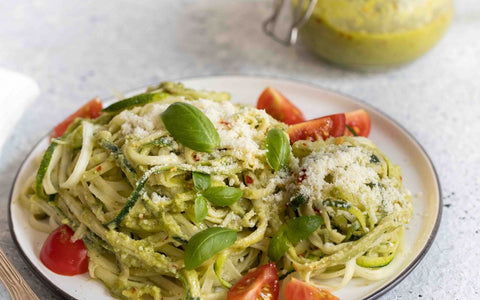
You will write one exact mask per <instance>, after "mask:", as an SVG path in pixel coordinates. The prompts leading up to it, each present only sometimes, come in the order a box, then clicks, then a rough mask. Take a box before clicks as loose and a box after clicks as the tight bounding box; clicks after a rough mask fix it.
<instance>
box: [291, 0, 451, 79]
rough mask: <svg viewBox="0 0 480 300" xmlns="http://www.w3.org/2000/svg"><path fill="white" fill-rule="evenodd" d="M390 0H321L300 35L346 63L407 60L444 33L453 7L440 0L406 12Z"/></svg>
mask: <svg viewBox="0 0 480 300" xmlns="http://www.w3.org/2000/svg"><path fill="white" fill-rule="evenodd" d="M394 2H395V1H391V2H385V1H384V0H348V1H346V0H335V1H332V0H319V1H318V2H317V5H316V7H315V10H314V11H313V13H312V16H311V17H310V19H309V21H308V22H307V23H306V24H305V25H304V26H303V27H302V28H301V29H300V31H299V36H300V38H301V40H302V42H303V44H304V45H306V46H307V47H308V48H310V50H312V51H313V52H314V53H316V54H317V55H319V56H320V57H322V58H324V59H326V60H328V61H330V62H333V63H335V64H339V65H342V66H346V67H353V68H357V69H366V70H368V69H377V68H385V67H391V66H396V65H400V64H404V63H407V62H410V61H412V60H414V59H415V58H417V57H419V56H421V55H422V54H424V53H426V52H427V51H428V50H429V49H430V48H432V47H433V46H434V45H435V44H436V43H437V42H438V40H439V39H440V38H441V37H442V36H443V34H444V33H445V31H446V29H447V28H448V26H449V24H450V22H451V18H452V13H453V6H452V3H451V1H450V0H438V1H437V2H438V3H439V4H438V5H437V7H434V6H432V5H424V6H419V7H418V8H416V9H415V10H414V11H408V10H402V8H399V7H397V6H396V5H395V4H394ZM433 2H435V1H433ZM296 3H298V2H297V0H294V1H293V5H294V6H295V5H296ZM386 3H388V4H386ZM379 7H380V8H379Z"/></svg>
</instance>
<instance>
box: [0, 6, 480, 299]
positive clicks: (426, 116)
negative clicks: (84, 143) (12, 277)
mask: <svg viewBox="0 0 480 300" xmlns="http://www.w3.org/2000/svg"><path fill="white" fill-rule="evenodd" d="M454 5H455V11H454V14H453V21H452V24H451V26H450V28H449V29H448V30H447V32H446V34H445V36H444V37H443V38H442V39H441V40H440V41H439V43H438V44H437V45H436V46H435V47H434V48H433V49H432V50H431V51H429V52H428V53H426V54H425V55H423V56H422V57H420V58H419V59H417V60H415V61H413V62H412V63H409V64H406V65H402V66H400V67H396V68H391V69H386V70H381V71H375V72H363V71H358V70H349V69H344V68H339V67H336V66H333V65H331V64H329V63H327V62H325V61H323V60H320V59H318V58H317V56H315V55H314V54H312V53H311V52H310V51H309V50H308V49H307V48H306V46H305V43H302V41H301V40H300V41H299V43H298V44H297V45H295V46H293V47H285V46H283V45H281V44H279V43H277V42H275V41H274V40H272V39H270V38H269V37H267V36H266V35H265V34H264V32H263V31H262V22H263V21H264V20H265V19H267V18H268V17H269V16H270V15H271V13H272V9H273V2H272V1H267V0H230V1H214V0H177V1H166V0H143V1H135V0H115V1H113V0H110V1H90V0H83V1H78V0H72V1H60V0H32V1H26V0H15V1H13V0H4V1H1V2H0V68H6V69H10V70H14V71H17V72H20V73H23V74H24V75H27V76H29V77H31V78H33V79H34V80H35V81H36V82H37V83H38V85H39V88H40V93H39V95H38V97H37V98H36V100H35V101H34V102H33V104H31V105H30V106H28V107H27V109H26V110H25V111H24V113H22V114H21V116H20V121H19V122H18V123H16V124H15V127H14V128H13V130H14V131H12V132H13V133H12V134H11V135H10V136H9V138H8V140H7V143H6V145H5V147H4V149H3V153H2V157H1V158H0V183H1V190H0V192H1V205H2V206H1V208H0V229H1V230H0V243H1V246H2V247H3V248H4V249H5V250H6V252H7V254H8V256H9V257H10V258H11V259H12V260H13V261H14V264H15V265H16V266H17V267H18V268H19V269H20V271H21V273H22V274H23V275H24V276H25V277H26V279H27V281H28V282H29V283H30V284H31V285H32V287H33V289H34V290H35V291H36V292H37V294H38V295H39V296H40V298H41V299H56V297H57V296H55V295H54V294H53V293H51V292H50V291H49V290H48V289H47V288H46V287H45V286H44V285H43V284H42V283H41V282H40V281H39V280H38V279H37V278H35V277H34V276H33V275H32V274H31V271H30V270H29V269H28V268H27V266H26V265H25V263H24V262H23V261H22V259H21V258H20V257H19V252H18V250H17V249H16V248H15V246H14V244H13V242H12V239H11V237H10V234H9V232H8V230H7V228H8V224H7V200H8V194H9V191H10V186H11V184H12V181H13V178H14V174H15V172H16V170H17V169H18V167H19V165H20V163H21V161H22V160H23V159H24V157H25V156H26V155H27V153H28V152H29V150H30V149H31V147H32V145H33V144H34V143H36V141H38V140H39V139H40V138H41V137H42V136H44V135H45V134H46V133H47V132H48V131H49V130H50V129H51V128H52V127H53V126H54V125H55V124H57V123H58V122H59V121H61V120H63V119H64V116H66V115H68V114H70V113H71V112H73V111H74V110H75V109H76V108H77V107H79V106H80V104H82V103H84V102H86V101H87V100H89V99H91V98H93V97H94V96H99V97H103V98H105V97H110V96H112V95H113V93H114V91H119V92H125V91H129V90H132V89H136V88H139V87H144V86H147V85H149V84H153V83H157V82H159V81H163V80H176V79H181V78H187V77H196V76H209V75H225V74H227V75H228V74H236V75H237V74H242V75H262V76H273V77H281V78H291V79H295V80H300V81H304V82H309V83H314V84H316V85H318V86H321V87H324V88H327V89H331V90H334V91H339V92H342V93H346V94H349V95H352V96H354V97H356V98H359V99H362V100H364V101H366V102H368V103H370V104H372V105H373V106H374V107H376V108H378V109H380V110H381V111H383V112H385V113H387V114H388V115H390V116H391V117H392V118H393V119H395V120H397V121H398V122H399V123H400V124H402V125H403V126H404V127H406V128H407V129H408V130H409V131H410V132H411V133H412V134H413V135H414V136H415V138H417V139H418V141H419V142H420V144H422V145H423V146H424V148H425V149H426V151H427V153H428V154H429V155H430V157H431V159H432V160H433V162H434V164H435V166H436V167H437V171H438V172H439V176H440V180H441V183H442V193H443V201H444V204H445V207H444V215H443V221H442V224H441V226H440V231H439V233H438V235H437V238H436V241H435V243H434V244H433V246H432V248H431V250H430V252H429V253H428V254H427V256H426V258H425V259H424V260H423V261H422V262H421V263H420V266H419V267H418V268H417V269H415V270H414V271H413V272H412V274H411V275H410V276H408V277H407V278H406V279H405V280H404V281H403V282H402V283H400V284H399V285H398V286H397V287H395V288H394V289H393V290H392V291H391V292H389V293H388V294H387V295H386V296H384V299H416V298H425V299H479V298H480V295H479V293H480V288H479V286H480V279H479V277H478V264H477V263H478V262H479V261H480V250H479V249H480V243H479V240H480V234H479V231H480V225H479V224H480V209H479V205H480V198H479V195H480V173H479V170H478V166H480V154H479V153H480V151H479V150H478V149H480V138H479V137H478V135H479V132H480V4H479V3H478V1H476V0H458V1H455V4H454ZM285 18H286V19H285ZM287 19H288V17H282V18H281V22H282V20H287ZM285 22H286V21H285ZM283 25H284V24H283ZM281 27H282V26H281ZM283 28H285V26H283ZM3 84H5V83H3ZM4 87H5V86H4ZM1 88H2V82H0V89H1ZM0 100H1V101H2V105H3V106H4V109H3V110H2V114H8V113H9V112H8V103H9V101H12V100H11V99H0ZM5 108H6V109H5ZM3 130H7V129H3ZM6 297H8V296H7V294H6V292H5V291H4V289H1V288H0V298H2V299H3V298H6Z"/></svg>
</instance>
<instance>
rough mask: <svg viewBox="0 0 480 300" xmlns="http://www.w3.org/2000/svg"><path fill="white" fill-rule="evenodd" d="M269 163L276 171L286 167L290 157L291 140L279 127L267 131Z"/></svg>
mask: <svg viewBox="0 0 480 300" xmlns="http://www.w3.org/2000/svg"><path fill="white" fill-rule="evenodd" d="M266 147H267V163H268V165H269V166H270V167H271V168H272V169H274V170H275V171H278V170H280V169H281V168H283V167H285V166H286V165H287V163H288V160H289V159H290V141H289V139H288V137H287V135H286V134H285V133H284V132H283V131H281V130H279V129H270V130H269V131H268V133H267V145H266Z"/></svg>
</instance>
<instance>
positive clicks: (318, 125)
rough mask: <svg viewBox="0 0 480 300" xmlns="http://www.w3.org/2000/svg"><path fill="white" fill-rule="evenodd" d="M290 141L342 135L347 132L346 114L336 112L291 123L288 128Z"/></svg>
mask: <svg viewBox="0 0 480 300" xmlns="http://www.w3.org/2000/svg"><path fill="white" fill-rule="evenodd" d="M287 132H288V135H289V136H290V143H294V142H296V141H298V140H310V141H316V140H319V139H324V140H325V139H326V138H329V137H338V136H342V135H343V134H344V132H345V114H335V115H330V116H325V117H321V118H318V119H313V120H309V121H306V122H302V123H298V124H295V125H291V126H289V127H288V129H287Z"/></svg>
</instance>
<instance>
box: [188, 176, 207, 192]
mask: <svg viewBox="0 0 480 300" xmlns="http://www.w3.org/2000/svg"><path fill="white" fill-rule="evenodd" d="M192 177H193V187H194V188H195V190H197V192H203V191H204V190H206V189H208V188H209V187H210V184H211V181H212V180H211V178H210V174H205V173H199V172H193V173H192Z"/></svg>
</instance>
